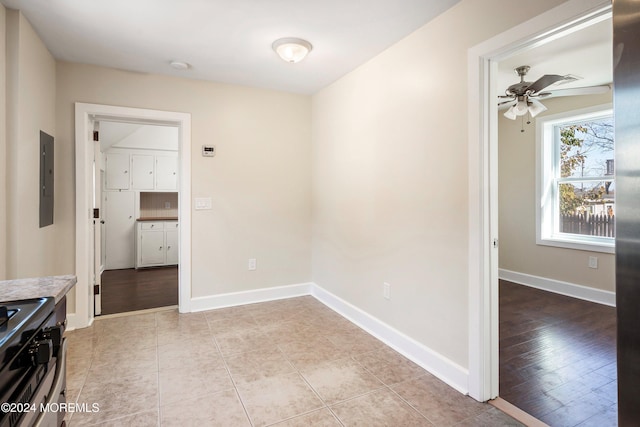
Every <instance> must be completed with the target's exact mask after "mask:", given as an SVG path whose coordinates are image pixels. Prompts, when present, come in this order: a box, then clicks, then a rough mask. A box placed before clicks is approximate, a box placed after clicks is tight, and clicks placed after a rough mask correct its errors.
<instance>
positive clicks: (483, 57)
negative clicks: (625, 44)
mask: <svg viewBox="0 0 640 427" xmlns="http://www.w3.org/2000/svg"><path fill="white" fill-rule="evenodd" d="M610 10H611V5H610V3H609V2H608V1H591V2H589V3H588V4H587V3H585V2H584V1H578V0H570V1H568V2H566V3H563V4H561V5H560V6H558V7H556V8H554V9H552V10H550V11H548V12H545V13H543V14H541V15H539V16H538V17H536V18H534V19H531V20H530V21H527V22H525V23H523V24H521V25H518V26H516V27H514V28H512V29H511V30H509V31H506V32H504V33H502V34H499V35H498V36H496V37H494V38H492V39H489V40H487V41H486V42H484V43H481V44H480V45H477V46H475V47H473V48H471V49H470V50H469V55H468V59H469V60H468V64H469V66H468V71H469V73H468V76H469V81H468V86H469V93H470V97H469V103H468V105H469V108H468V113H469V114H468V120H469V122H468V127H469V146H468V150H469V165H468V166H469V207H470V209H469V227H470V234H469V269H468V272H469V292H470V293H469V297H470V305H469V322H470V323H469V330H470V335H469V339H470V340H469V349H470V352H469V394H470V395H471V396H472V397H474V398H476V399H477V400H480V401H487V400H490V399H494V398H496V397H498V394H499V383H498V380H499V354H498V348H499V330H498V317H499V316H498V307H499V304H498V247H499V240H498V194H497V193H498V171H497V165H498V127H497V118H498V107H497V102H495V100H497V99H498V98H497V96H498V88H497V75H498V63H499V61H501V60H503V59H505V58H508V57H509V56H511V55H513V54H514V53H515V52H519V51H524V50H527V49H532V48H534V47H536V46H539V45H541V44H545V43H549V42H551V41H553V40H556V39H558V38H561V37H563V36H564V35H566V34H567V33H569V32H572V31H575V30H576V29H577V28H580V27H582V26H588V25H590V23H591V21H592V20H594V19H598V18H601V17H602V16H604V15H606V14H608V13H610ZM478 106H480V108H478Z"/></svg>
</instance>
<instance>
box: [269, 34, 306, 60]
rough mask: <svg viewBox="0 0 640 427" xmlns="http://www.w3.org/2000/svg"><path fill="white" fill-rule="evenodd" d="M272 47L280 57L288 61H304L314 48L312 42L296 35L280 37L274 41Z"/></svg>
mask: <svg viewBox="0 0 640 427" xmlns="http://www.w3.org/2000/svg"><path fill="white" fill-rule="evenodd" d="M271 47H272V48H273V50H275V51H276V53H277V54H278V55H279V56H280V58H282V59H283V60H284V61H287V62H300V61H302V60H303V59H304V58H305V56H307V54H308V53H309V52H311V49H312V46H311V43H309V42H308V41H306V40H302V39H298V38H295V37H286V38H283V39H278V40H276V41H274V42H273V44H272V45H271Z"/></svg>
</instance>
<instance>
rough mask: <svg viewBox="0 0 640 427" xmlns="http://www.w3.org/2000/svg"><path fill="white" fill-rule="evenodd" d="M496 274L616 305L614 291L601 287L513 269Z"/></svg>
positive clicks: (508, 278) (612, 305) (501, 270)
mask: <svg viewBox="0 0 640 427" xmlns="http://www.w3.org/2000/svg"><path fill="white" fill-rule="evenodd" d="M498 276H499V277H500V278H501V279H503V280H508V281H509V282H514V283H518V284H520V285H525V286H530V287H532V288H536V289H542V290H545V291H549V292H554V293H556V294H560V295H566V296H569V297H573V298H578V299H581V300H585V301H591V302H596V303H599V304H604V305H609V306H611V307H615V306H616V294H615V292H610V291H603V290H601V289H595V288H589V287H587V286H582V285H576V284H574V283H569V282H562V281H560V280H554V279H548V278H546V277H539V276H533V275H531V274H525V273H517V272H515V271H510V270H504V269H502V268H501V269H500V270H499V273H498Z"/></svg>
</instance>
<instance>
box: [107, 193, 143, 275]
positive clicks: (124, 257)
mask: <svg viewBox="0 0 640 427" xmlns="http://www.w3.org/2000/svg"><path fill="white" fill-rule="evenodd" d="M104 200H105V205H104V209H105V211H104V221H105V224H104V234H103V235H102V236H103V239H104V240H105V244H104V252H105V260H104V262H105V269H106V270H116V269H121V268H132V267H133V266H134V262H135V249H134V248H135V242H134V235H135V232H134V229H135V222H136V220H135V218H134V213H135V193H134V192H133V191H107V192H105V197H104Z"/></svg>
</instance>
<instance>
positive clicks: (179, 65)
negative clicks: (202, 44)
mask: <svg viewBox="0 0 640 427" xmlns="http://www.w3.org/2000/svg"><path fill="white" fill-rule="evenodd" d="M169 65H171V66H172V67H173V68H175V69H176V70H188V69H189V64H187V63H186V62H182V61H171V62H170V63H169Z"/></svg>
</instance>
